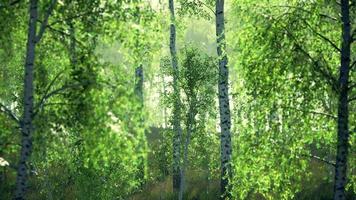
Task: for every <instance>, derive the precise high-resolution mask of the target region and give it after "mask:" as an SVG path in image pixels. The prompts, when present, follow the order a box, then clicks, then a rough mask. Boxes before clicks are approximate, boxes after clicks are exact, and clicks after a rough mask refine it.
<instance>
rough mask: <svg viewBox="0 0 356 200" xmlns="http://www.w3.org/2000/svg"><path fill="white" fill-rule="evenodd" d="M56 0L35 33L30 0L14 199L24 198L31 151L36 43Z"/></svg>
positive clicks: (35, 17) (33, 2)
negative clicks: (19, 145) (19, 144)
mask: <svg viewBox="0 0 356 200" xmlns="http://www.w3.org/2000/svg"><path fill="white" fill-rule="evenodd" d="M56 3H57V0H52V1H51V3H50V6H49V8H48V10H47V11H46V13H45V17H44V19H43V21H42V23H41V26H40V28H39V31H38V34H37V26H36V24H37V20H38V0H30V7H29V22H28V33H27V46H26V58H25V66H24V67H25V70H24V71H25V74H24V96H23V114H22V119H21V120H20V129H21V136H22V138H21V153H20V159H19V163H18V168H17V177H16V189H15V195H14V199H16V200H23V199H25V193H26V189H27V179H28V172H27V171H28V161H29V159H30V155H31V151H32V134H33V132H34V127H33V118H34V116H35V113H34V65H35V55H36V44H37V43H38V42H40V40H41V38H42V36H43V34H44V32H45V30H46V27H47V23H48V18H49V16H50V15H51V13H52V11H53V9H54V7H55V5H56Z"/></svg>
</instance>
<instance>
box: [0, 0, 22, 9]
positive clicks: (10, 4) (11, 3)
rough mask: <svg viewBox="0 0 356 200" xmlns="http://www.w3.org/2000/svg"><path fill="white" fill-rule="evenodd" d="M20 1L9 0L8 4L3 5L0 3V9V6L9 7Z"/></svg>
mask: <svg viewBox="0 0 356 200" xmlns="http://www.w3.org/2000/svg"><path fill="white" fill-rule="evenodd" d="M20 2H21V0H15V1H12V2H10V3H9V4H7V5H6V4H5V5H1V4H0V9H1V8H6V7H11V6H15V5H16V4H19V3H20Z"/></svg>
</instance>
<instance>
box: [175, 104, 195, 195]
mask: <svg viewBox="0 0 356 200" xmlns="http://www.w3.org/2000/svg"><path fill="white" fill-rule="evenodd" d="M195 107H196V103H195V100H194V99H193V100H192V103H191V105H190V106H189V111H188V118H187V135H186V138H185V143H184V150H183V166H182V174H181V180H180V188H179V196H178V199H179V200H182V199H183V195H184V190H185V172H186V169H187V166H188V149H189V144H190V140H191V136H192V133H193V126H194V124H195V122H194V117H195V115H196V112H195Z"/></svg>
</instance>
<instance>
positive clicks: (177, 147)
mask: <svg viewBox="0 0 356 200" xmlns="http://www.w3.org/2000/svg"><path fill="white" fill-rule="evenodd" d="M169 11H170V20H171V25H170V42H169V47H170V53H171V60H172V68H173V93H174V99H175V101H174V104H173V192H174V193H175V195H177V194H178V193H179V188H180V180H181V167H180V163H181V158H180V156H181V140H182V128H181V125H180V121H181V120H180V115H181V110H180V90H179V82H178V78H179V70H178V59H177V50H176V26H175V23H176V21H175V20H176V19H175V15H174V2H173V0H169Z"/></svg>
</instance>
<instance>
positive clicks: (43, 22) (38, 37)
mask: <svg viewBox="0 0 356 200" xmlns="http://www.w3.org/2000/svg"><path fill="white" fill-rule="evenodd" d="M56 3H57V0H52V1H51V4H50V5H49V8H48V10H47V12H46V15H45V18H44V20H43V21H42V24H41V27H40V30H39V32H38V34H37V36H36V43H38V42H39V41H40V40H41V38H42V36H43V34H44V32H45V30H46V27H47V24H48V18H49V16H51V14H52V12H53V10H54V7H55V6H56Z"/></svg>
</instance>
